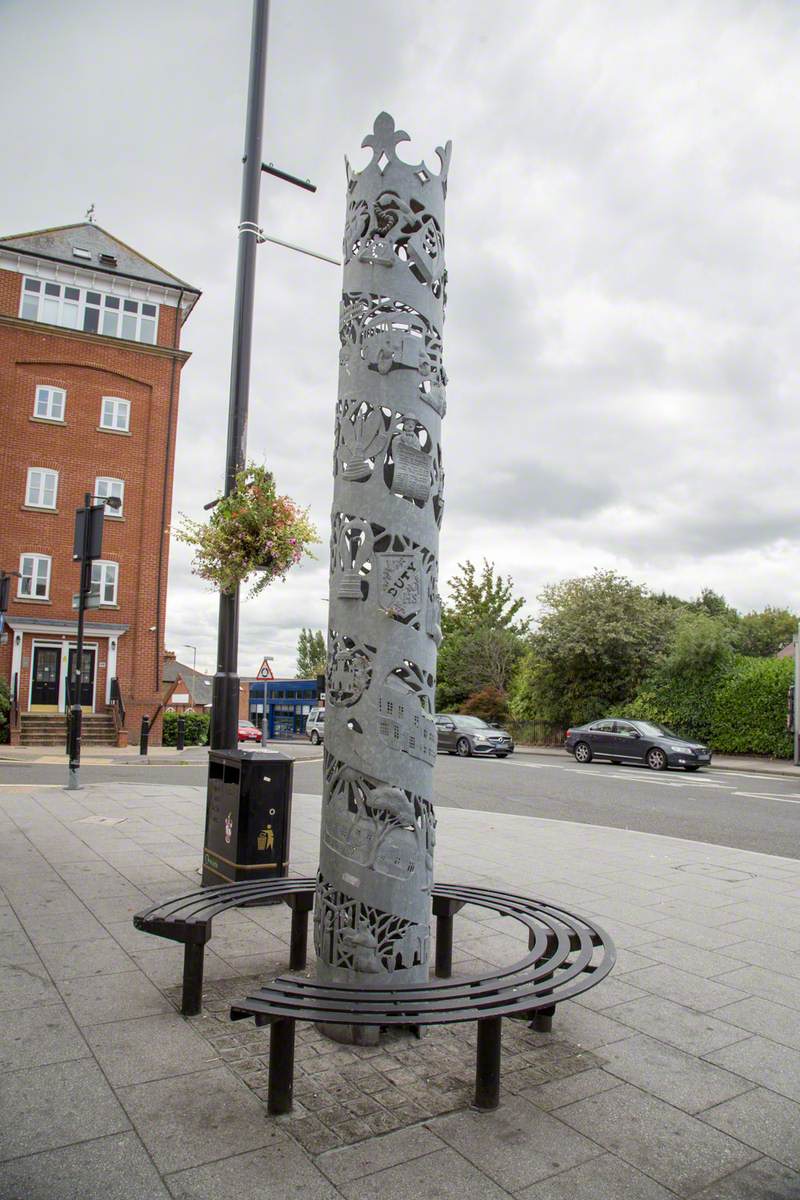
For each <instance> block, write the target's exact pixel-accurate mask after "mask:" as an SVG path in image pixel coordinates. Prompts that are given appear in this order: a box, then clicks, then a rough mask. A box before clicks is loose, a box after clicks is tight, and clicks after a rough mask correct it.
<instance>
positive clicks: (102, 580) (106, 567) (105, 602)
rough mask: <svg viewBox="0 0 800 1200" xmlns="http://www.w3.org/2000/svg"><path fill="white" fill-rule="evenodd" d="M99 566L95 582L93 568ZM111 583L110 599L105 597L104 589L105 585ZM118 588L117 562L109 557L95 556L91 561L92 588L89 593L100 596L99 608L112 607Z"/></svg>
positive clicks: (114, 604) (115, 601)
mask: <svg viewBox="0 0 800 1200" xmlns="http://www.w3.org/2000/svg"><path fill="white" fill-rule="evenodd" d="M98 567H99V571H98V578H97V581H96V582H95V569H96V568H98ZM109 583H110V584H111V587H112V589H113V591H112V599H110V600H109V599H108V598H107V597H106V594H105V591H106V588H107V586H108V585H109ZM118 588H119V563H115V562H111V561H110V560H109V559H105V558H96V559H95V560H94V562H93V563H92V588H91V592H90V595H92V596H99V597H100V607H101V608H114V607H115V606H116V603H117V593H118Z"/></svg>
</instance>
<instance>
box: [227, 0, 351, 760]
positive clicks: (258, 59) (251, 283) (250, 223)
mask: <svg viewBox="0 0 800 1200" xmlns="http://www.w3.org/2000/svg"><path fill="white" fill-rule="evenodd" d="M268 27H269V0H253V27H252V34H251V40H250V75H249V83H248V92H247V121H246V128H245V153H244V158H243V163H244V170H243V174H242V202H241V209H240V220H239V253H238V261H237V266H236V293H235V301H234V310H233V349H232V353H231V382H230V395H229V401H228V441H227V456H226V463H225V495H226V496H227V495H229V494H230V492H231V491H232V490H233V488H234V487H235V485H236V476H237V474H238V472H239V471H241V470H242V469H243V468H244V465H245V455H246V449H247V407H248V397H249V390H250V357H251V348H252V330H253V298H254V292H255V269H256V249H257V247H258V246H259V245H260V244H261V243H262V242H272V243H274V244H275V245H277V246H283V247H285V248H286V249H287V250H296V251H297V252H298V253H300V254H307V255H309V256H310V257H311V258H318V259H321V260H322V261H324V262H330V263H333V265H334V266H339V265H340V264H339V261H338V259H335V258H330V257H329V256H328V255H327V254H320V253H318V252H317V251H314V250H309V249H307V248H306V247H304V246H295V245H294V244H293V243H291V242H285V241H282V240H281V239H280V238H275V237H270V236H268V235H267V234H265V233H264V231H263V229H261V227H260V226H259V224H258V202H259V184H260V179H261V173H262V171H263V172H264V174H266V175H272V176H273V178H275V179H283V180H284V181H285V182H286V183H292V184H294V185H295V187H299V188H302V189H303V190H304V191H306V192H316V190H317V189H316V187H315V185H314V184H313V183H310V182H309V181H308V180H307V179H298V178H297V176H296V175H290V174H289V172H288V171H282V170H280V169H279V168H278V167H276V166H274V165H273V164H272V163H265V162H262V161H261V143H262V133H263V125H264V95H265V90H266V73H267V33H268ZM215 503H216V501H211V503H210V504H207V505H205V507H206V508H211V507H213V505H214V504H215ZM238 650H239V588H238V587H236V588H235V590H234V591H232V592H220V596H219V621H218V625H217V670H216V673H215V675H214V686H213V693H212V705H213V706H212V709H211V738H210V742H211V748H212V749H213V750H222V749H231V750H233V749H236V747H237V746H238V744H239V739H238V736H237V729H238V724H239V674H238Z"/></svg>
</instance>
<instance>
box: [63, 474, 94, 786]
mask: <svg viewBox="0 0 800 1200" xmlns="http://www.w3.org/2000/svg"><path fill="white" fill-rule="evenodd" d="M91 510H92V496H91V494H90V493H89V492H86V493H85V495H84V497H83V544H82V547H81V582H80V588H79V591H78V645H77V648H76V651H75V665H74V667H73V669H72V685H71V686H72V701H73V702H72V704H71V706H70V713H69V779H68V782H67V790H68V791H70V792H74V791H76V790H77V789H78V788H79V787H80V779H79V776H80V769H81V726H82V724H83V708H82V707H81V691H82V688H83V617H84V613H85V612H86V597H87V596H88V594H89V592H90V591H91V586H92V577H91V571H92V564H91V559H90V557H89V537H90V532H91ZM87 575H88V580H87Z"/></svg>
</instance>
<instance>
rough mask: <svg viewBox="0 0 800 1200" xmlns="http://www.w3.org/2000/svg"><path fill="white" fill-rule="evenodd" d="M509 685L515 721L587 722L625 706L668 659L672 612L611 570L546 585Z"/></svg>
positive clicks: (671, 609)
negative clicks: (535, 624)
mask: <svg viewBox="0 0 800 1200" xmlns="http://www.w3.org/2000/svg"><path fill="white" fill-rule="evenodd" d="M539 600H540V602H541V604H542V607H543V612H542V615H541V617H540V619H539V624H538V627H537V629H536V631H535V632H534V633H533V635H532V636H531V638H530V640H529V649H528V653H527V654H526V656H525V659H524V661H523V663H522V665H521V667H520V671H519V673H518V676H517V678H516V680H515V684H514V688H513V691H512V698H511V712H512V715H513V716H514V717H515V718H516V719H517V720H531V719H534V718H541V719H544V720H547V721H555V722H560V723H563V724H574V723H576V722H581V721H588V720H591V719H592V718H593V717H598V716H602V715H603V714H605V713H609V712H614V711H615V710H619V709H620V708H622V707H624V706H625V704H626V703H627V702H628V701H629V700H630V699H632V697H633V696H635V695H636V692H637V691H638V689H639V686H640V684H641V682H642V680H643V679H644V678H645V676H646V675H647V674H648V672H650V671H652V669H653V667H654V666H655V665H656V664H658V663H659V662H661V661H662V660H663V659H664V657H665V655H666V652H667V648H668V646H669V642H670V639H671V634H672V630H673V628H674V625H675V620H676V616H675V610H674V609H673V608H672V607H671V606H669V605H665V604H663V603H659V602H657V601H656V600H655V599H654V598H653V597H652V596H651V595H650V593H649V592H648V591H647V589H646V588H645V587H642V586H640V585H639V584H635V583H633V582H631V580H630V579H626V578H625V577H624V576H622V575H619V574H618V573H617V572H616V571H599V570H596V571H595V572H594V573H593V574H592V575H588V576H583V577H579V578H576V579H567V580H565V581H564V582H563V583H557V584H551V585H550V586H548V587H546V588H545V589H544V591H543V592H542V593H541V595H540V596H539Z"/></svg>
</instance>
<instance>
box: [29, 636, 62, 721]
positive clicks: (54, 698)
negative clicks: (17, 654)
mask: <svg viewBox="0 0 800 1200" xmlns="http://www.w3.org/2000/svg"><path fill="white" fill-rule="evenodd" d="M60 671H61V650H60V648H59V647H58V646H34V648H33V679H32V681H31V706H33V705H34V704H41V705H47V706H48V707H50V708H58V677H59V674H60Z"/></svg>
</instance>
